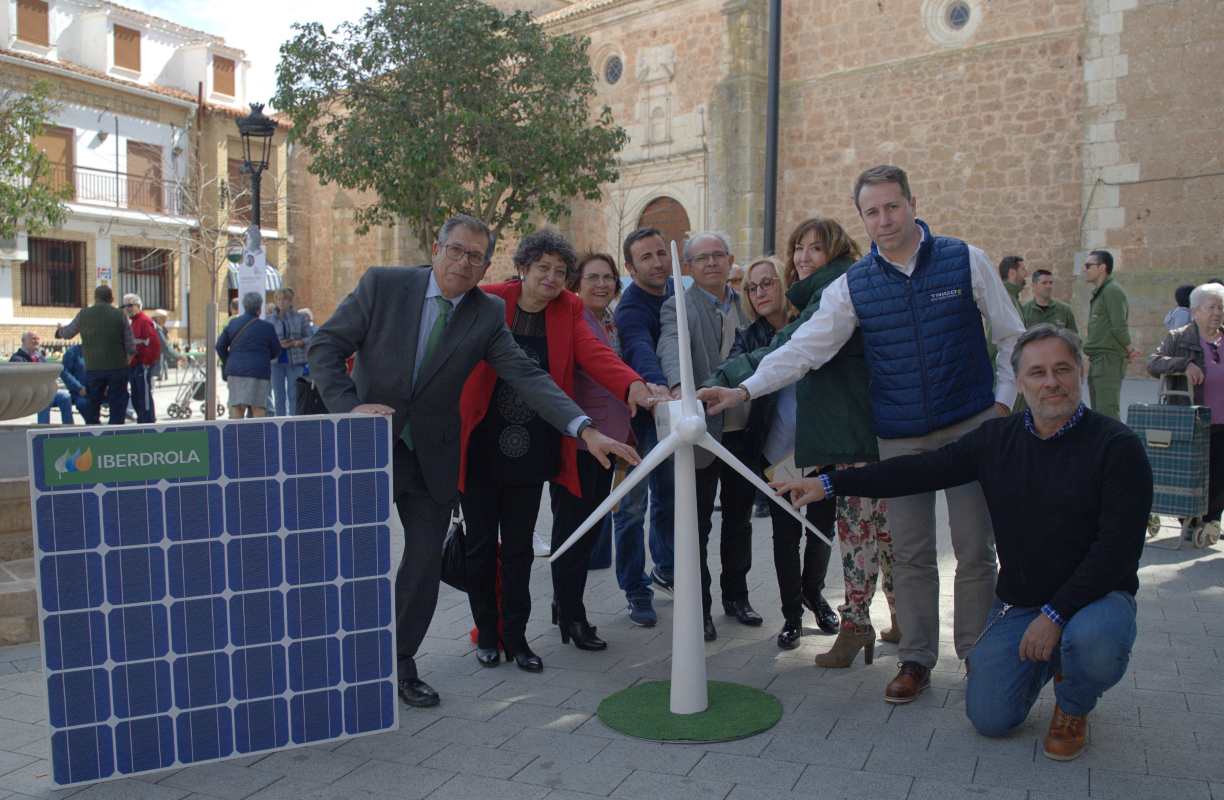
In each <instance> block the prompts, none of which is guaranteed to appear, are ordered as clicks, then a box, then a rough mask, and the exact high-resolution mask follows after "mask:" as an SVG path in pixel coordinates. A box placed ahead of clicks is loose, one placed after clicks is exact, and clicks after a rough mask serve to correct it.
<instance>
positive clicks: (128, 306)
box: [123, 303, 136, 308]
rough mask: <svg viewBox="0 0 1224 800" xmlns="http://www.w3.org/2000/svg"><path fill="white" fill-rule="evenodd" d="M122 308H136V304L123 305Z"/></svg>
mask: <svg viewBox="0 0 1224 800" xmlns="http://www.w3.org/2000/svg"><path fill="white" fill-rule="evenodd" d="M123 307H124V308H136V304H135V303H124V304H123Z"/></svg>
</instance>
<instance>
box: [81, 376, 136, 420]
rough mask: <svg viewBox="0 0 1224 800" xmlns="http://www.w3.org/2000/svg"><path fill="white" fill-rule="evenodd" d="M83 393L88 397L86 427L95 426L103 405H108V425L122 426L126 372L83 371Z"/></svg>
mask: <svg viewBox="0 0 1224 800" xmlns="http://www.w3.org/2000/svg"><path fill="white" fill-rule="evenodd" d="M85 391H86V393H88V395H89V412H88V413H87V414H86V412H85V411H84V410H82V411H81V413H82V414H84V415H85V423H86V424H87V425H97V424H98V422H99V421H100V414H101V411H102V404H103V403H110V424H111V425H122V424H123V421H124V419H125V417H126V415H127V405H128V370H127V367H124V368H122V369H99V370H92V369H89V370H86V371H85Z"/></svg>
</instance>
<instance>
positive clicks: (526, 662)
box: [506, 644, 544, 672]
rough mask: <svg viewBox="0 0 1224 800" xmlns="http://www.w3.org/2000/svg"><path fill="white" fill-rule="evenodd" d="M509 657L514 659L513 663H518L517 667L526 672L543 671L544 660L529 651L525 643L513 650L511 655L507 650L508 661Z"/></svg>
mask: <svg viewBox="0 0 1224 800" xmlns="http://www.w3.org/2000/svg"><path fill="white" fill-rule="evenodd" d="M511 658H513V659H514V663H515V664H518V668H519V669H521V670H526V671H527V672H543V671H544V662H543V661H542V660H541V659H540V657H539V656H537V655H536V654H535V653H533V652H531V648H530V647H528V646H527V645H525V644H524V645H522V646H520V647H519V648H518V649H517V650H515V651H514V654H513V655H511V654H510V653H509V652H508V651H507V653H506V660H507V661H509V660H510V659H511Z"/></svg>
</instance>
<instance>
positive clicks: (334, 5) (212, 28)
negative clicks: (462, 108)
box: [116, 0, 374, 101]
mask: <svg viewBox="0 0 1224 800" xmlns="http://www.w3.org/2000/svg"><path fill="white" fill-rule="evenodd" d="M116 2H118V3H119V5H124V6H128V7H129V8H135V9H139V10H141V11H145V12H147V13H149V14H155V15H157V16H159V17H164V18H165V19H168V20H171V21H172V22H177V23H178V24H180V25H186V26H188V27H191V28H197V29H199V30H202V31H206V32H208V33H212V34H216V35H217V36H221V37H223V38H224V39H225V41H226V43H227V44H229V45H232V46H233V47H238V48H241V49H242V50H245V51H246V54H247V58H249V59H250V60H251V74H250V76H249V77H248V79H247V96H248V99H249V100H251V101H264V100H267V99H269V98H271V97H272V94H273V93H274V92H275V91H276V62H277V59H278V58H279V53H280V46H281V44H282V43H284V42H285V41H286V40H288V39H289V38H290V37H291V36H292V34H293V31H292V28H291V26H292V25H293V23H295V22H321V23H323V26H324V27H325V28H327V29H328V30H329V31H330V30H331V29H332V28H334V27H335V26H336V25H338V24H339V23H341V22H347V21H355V20H357V19H359V18H360V17H361V15H362V14H363V13H364V12H365V11H366V9H368V8H369V7H371V6H373V5H374V1H373V0H292V2H290V1H289V0H116Z"/></svg>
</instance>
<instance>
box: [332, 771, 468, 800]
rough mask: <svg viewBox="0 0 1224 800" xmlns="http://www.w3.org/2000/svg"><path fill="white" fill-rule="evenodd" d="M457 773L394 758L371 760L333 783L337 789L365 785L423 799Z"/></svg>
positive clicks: (371, 789) (368, 788)
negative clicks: (398, 762) (410, 763)
mask: <svg viewBox="0 0 1224 800" xmlns="http://www.w3.org/2000/svg"><path fill="white" fill-rule="evenodd" d="M454 775H455V773H453V772H449V771H445V770H440V769H427V768H425V767H413V766H409V765H407V764H395V763H392V762H390V761H368V762H366V763H365V764H363V765H362V767H361V769H356V770H353V771H352V772H350V773H349V774H348V775H345V776H344V777H343V778H341V779H340V780H338V781H336V782H335V783H333V784H332V786H333V787H334V788H336V789H340V790H350V789H364V790H366V791H369V792H376V793H378V794H389V795H395V796H398V797H400V798H402V799H403V800H419V798H423V797H425V796H426V795H428V794H429V793H430V792H432V791H433V790H434V789H437V788H438V787H439V786H441V785H442V784H444V783H446V782H447V781H448V780H450V779H451V778H452V777H454Z"/></svg>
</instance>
